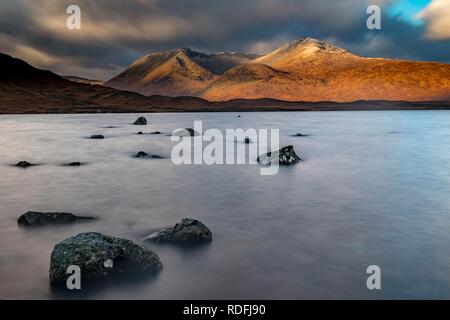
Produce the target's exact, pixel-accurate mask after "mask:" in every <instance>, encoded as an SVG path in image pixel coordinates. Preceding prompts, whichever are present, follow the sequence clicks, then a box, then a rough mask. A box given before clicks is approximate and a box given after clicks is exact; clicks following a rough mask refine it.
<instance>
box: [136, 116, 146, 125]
mask: <svg viewBox="0 0 450 320" xmlns="http://www.w3.org/2000/svg"><path fill="white" fill-rule="evenodd" d="M133 124H134V125H135V126H146V125H147V119H146V118H145V117H139V118H137V120H136V121H135V122H134V123H133Z"/></svg>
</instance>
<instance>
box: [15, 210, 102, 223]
mask: <svg viewBox="0 0 450 320" xmlns="http://www.w3.org/2000/svg"><path fill="white" fill-rule="evenodd" d="M93 219H94V218H92V217H79V216H76V215H73V214H71V213H66V212H36V211H28V212H26V213H24V214H23V215H21V216H20V217H19V218H18V219H17V223H18V224H20V225H23V226H35V225H44V224H66V223H73V222H77V221H80V220H93Z"/></svg>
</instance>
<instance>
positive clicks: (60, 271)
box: [50, 232, 162, 283]
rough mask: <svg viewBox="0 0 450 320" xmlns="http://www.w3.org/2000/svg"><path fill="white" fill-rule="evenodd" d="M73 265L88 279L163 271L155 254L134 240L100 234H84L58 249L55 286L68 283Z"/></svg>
mask: <svg viewBox="0 0 450 320" xmlns="http://www.w3.org/2000/svg"><path fill="white" fill-rule="evenodd" d="M70 265H76V266H78V267H79V268H80V269H81V276H82V277H83V278H84V279H90V278H104V277H108V276H113V275H120V274H130V273H147V272H151V271H157V270H160V269H161V268H162V264H161V261H160V259H159V257H158V256H157V255H156V254H155V253H154V252H152V251H150V250H146V249H143V248H141V247H140V246H138V245H137V244H135V243H133V242H132V241H130V240H126V239H121V238H116V237H112V236H108V235H104V234H101V233H96V232H87V233H80V234H78V235H76V236H74V237H71V238H68V239H66V240H63V241H61V242H60V243H58V244H57V245H56V246H55V247H54V249H53V251H52V254H51V259H50V281H51V283H61V282H65V281H66V280H67V277H68V276H69V275H68V274H67V273H66V270H67V267H68V266H70Z"/></svg>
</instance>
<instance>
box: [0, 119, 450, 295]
mask: <svg viewBox="0 0 450 320" xmlns="http://www.w3.org/2000/svg"><path fill="white" fill-rule="evenodd" d="M137 116H138V115H131V114H114V115H112V114H108V115H26V116H0V298H7V299H9V298H33V299H34V298H45V299H46V298H63V297H70V296H71V295H68V296H65V295H62V294H61V293H58V292H54V291H52V290H51V289H50V287H49V283H48V266H49V258H50V252H51V250H52V248H53V246H54V244H56V243H57V242H59V241H61V240H62V239H64V238H67V237H70V236H72V235H75V234H77V233H79V232H84V231H98V232H102V233H106V234H110V235H114V236H119V237H124V238H129V239H131V240H133V241H135V242H137V243H139V244H141V245H144V246H146V247H148V248H149V249H151V250H154V251H155V252H156V253H157V254H158V255H159V256H160V258H161V260H162V262H163V264H164V270H163V271H162V272H161V273H160V274H158V275H157V276H156V277H153V278H151V279H146V280H140V281H130V282H127V281H125V282H120V283H113V284H111V285H108V286H105V287H103V286H100V287H98V288H97V290H94V291H93V290H87V292H85V293H84V294H85V295H84V296H82V297H86V298H107V299H109V298H113V299H114V298H125V299H183V298H187V299H197V298H198V299H221V298H235V299H241V298H251V299H259V298H262V299H266V298H270V299H272V298H273V299H278V298H280V299H281V298H450V197H449V192H450V148H449V141H450V112H446V111H442V112H441V111H436V112H432V111H430V112H427V111H401V112H308V113H296V112H292V113H281V112H280V113H278V112H276V113H242V117H241V118H237V117H236V114H235V113H201V114H150V115H148V116H149V117H150V119H151V124H150V125H149V126H147V127H136V126H131V125H129V123H130V122H132V121H133V120H135V118H136V117H137ZM194 120H203V125H204V127H205V128H220V129H223V130H224V129H226V128H280V129H281V144H282V145H285V144H293V145H294V146H295V149H296V150H297V152H298V153H299V155H301V156H302V157H303V158H304V160H305V161H304V162H302V163H300V164H299V165H297V166H295V167H289V168H281V170H280V172H279V173H278V174H277V175H275V176H260V175H259V168H258V167H257V166H254V165H241V166H236V165H234V166H206V165H199V166H175V165H173V164H172V162H171V161H170V159H164V160H143V159H134V158H133V157H132V154H133V153H135V152H137V151H139V150H144V151H147V152H152V153H157V154H160V155H163V156H165V157H169V156H170V151H171V147H172V145H173V143H172V142H170V138H169V137H168V136H166V135H160V136H157V135H142V136H140V135H136V134H134V133H136V132H137V131H139V130H144V131H146V132H150V131H155V130H159V131H162V132H171V131H172V130H173V129H175V128H179V127H192V126H193V121H194ZM111 125H112V126H117V128H104V127H106V126H111ZM296 132H302V133H306V134H309V135H310V136H308V137H304V138H295V137H291V136H290V135H291V134H294V133H296ZM92 134H104V135H105V136H106V139H105V140H102V141H96V140H89V139H86V136H90V135H92ZM20 160H28V161H31V162H34V163H39V164H41V165H40V166H37V167H32V168H29V169H26V170H23V169H19V168H15V167H13V166H12V165H13V164H15V163H17V162H18V161H20ZM71 161H81V162H87V165H85V166H82V167H77V168H73V167H66V166H62V165H61V164H63V163H66V162H71ZM28 210H37V211H66V212H72V213H75V214H78V215H94V216H97V217H99V219H98V220H97V221H96V222H93V223H83V224H76V225H70V226H58V227H44V228H33V229H24V228H19V227H18V226H17V223H16V219H17V217H18V216H19V215H21V214H22V213H24V212H26V211H28ZM186 216H190V217H195V218H198V219H200V220H202V221H203V222H204V223H206V224H207V225H208V226H210V228H211V230H212V232H213V235H214V241H213V242H212V243H211V244H210V245H207V246H202V247H196V248H191V249H186V248H184V249H183V248H180V247H176V246H170V245H155V244H151V245H148V244H144V243H142V241H141V239H142V238H143V237H144V236H145V235H147V234H149V233H150V232H152V231H155V230H157V229H159V228H161V227H165V226H169V225H172V224H174V223H175V222H177V221H178V220H180V219H181V218H182V217H186ZM371 264H376V265H379V266H380V267H381V269H382V290H381V291H379V292H373V291H368V290H367V289H366V277H367V275H366V273H365V271H366V268H367V266H368V265H371Z"/></svg>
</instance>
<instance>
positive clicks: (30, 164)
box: [16, 161, 34, 168]
mask: <svg viewBox="0 0 450 320" xmlns="http://www.w3.org/2000/svg"><path fill="white" fill-rule="evenodd" d="M32 166H34V164H32V163H29V162H28V161H20V162H18V163H17V164H16V167H20V168H28V167H32Z"/></svg>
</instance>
